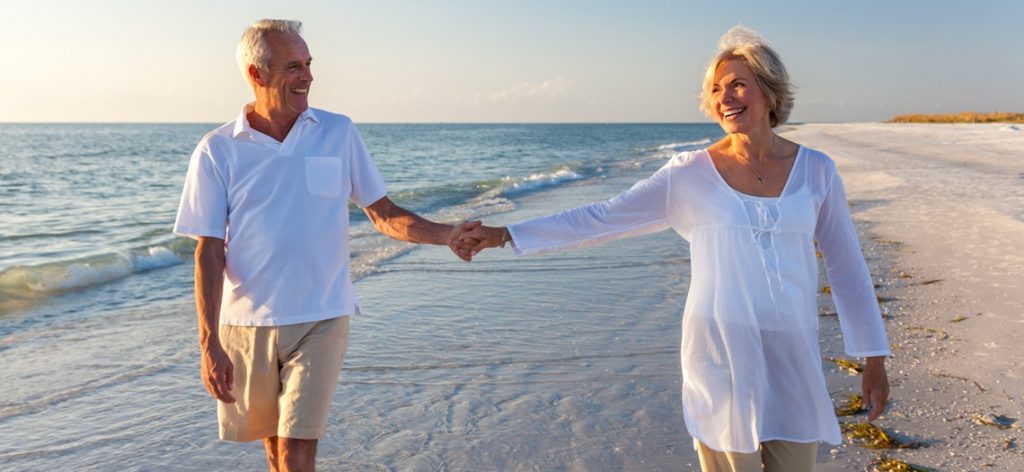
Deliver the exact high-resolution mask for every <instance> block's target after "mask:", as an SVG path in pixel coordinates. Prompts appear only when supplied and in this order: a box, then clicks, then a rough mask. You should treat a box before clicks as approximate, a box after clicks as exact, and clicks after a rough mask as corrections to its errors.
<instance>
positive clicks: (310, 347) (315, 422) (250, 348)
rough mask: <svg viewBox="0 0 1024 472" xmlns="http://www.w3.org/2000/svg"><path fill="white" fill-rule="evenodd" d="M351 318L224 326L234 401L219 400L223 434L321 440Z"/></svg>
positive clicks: (234, 437)
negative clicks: (231, 367)
mask: <svg viewBox="0 0 1024 472" xmlns="http://www.w3.org/2000/svg"><path fill="white" fill-rule="evenodd" d="M348 323H349V317H348V316H342V317H338V318H331V319H328V320H322V321H313V322H310V323H302V324H296V325H286V326H229V325H221V326H220V342H221V345H222V346H223V347H224V350H225V351H227V354H228V357H229V358H230V359H231V364H232V365H233V366H234V375H235V378H234V383H233V384H232V386H231V394H232V395H234V397H235V403H224V402H221V401H218V402H217V419H218V420H219V423H220V438H221V439H224V440H227V441H239V442H246V441H254V440H257V439H261V438H266V437H271V436H279V437H285V438H293V439H319V438H320V437H322V436H323V434H324V430H325V429H326V426H327V412H328V410H329V409H330V407H331V397H332V396H333V395H334V387H335V386H336V385H337V384H338V375H339V374H340V373H341V364H342V362H343V361H344V359H345V351H346V350H347V349H348Z"/></svg>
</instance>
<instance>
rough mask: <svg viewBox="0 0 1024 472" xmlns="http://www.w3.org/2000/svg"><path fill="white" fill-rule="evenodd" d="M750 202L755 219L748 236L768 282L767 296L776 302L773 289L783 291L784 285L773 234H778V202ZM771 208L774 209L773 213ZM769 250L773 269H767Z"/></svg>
mask: <svg viewBox="0 0 1024 472" xmlns="http://www.w3.org/2000/svg"><path fill="white" fill-rule="evenodd" d="M752 203H753V205H754V210H755V211H756V212H757V221H756V222H754V221H751V222H750V226H751V232H750V237H751V240H752V241H753V243H754V245H755V246H757V249H758V251H757V254H758V255H759V256H760V257H761V266H762V267H764V277H765V280H766V281H767V282H768V296H769V297H771V299H772V303H777V302H776V300H775V290H778V291H779V293H783V292H784V291H785V287H784V286H783V284H782V272H781V270H780V268H779V251H778V250H776V249H775V236H776V235H777V234H779V215H780V211H779V204H778V203H777V202H767V203H765V202H764V201H762V200H754V201H753V202H752ZM771 210H775V211H774V213H772V211H771ZM750 216H753V215H750V214H749V213H748V217H750ZM762 241H767V245H765V244H764V243H762ZM769 250H770V251H771V258H772V262H774V269H775V270H774V271H770V270H769V269H768V259H767V256H766V255H765V252H766V251H769ZM776 306H777V305H776Z"/></svg>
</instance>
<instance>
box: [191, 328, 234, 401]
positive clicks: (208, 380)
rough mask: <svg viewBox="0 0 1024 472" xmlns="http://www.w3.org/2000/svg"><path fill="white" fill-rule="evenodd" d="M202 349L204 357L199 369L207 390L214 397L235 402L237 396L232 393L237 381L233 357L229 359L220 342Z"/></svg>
mask: <svg viewBox="0 0 1024 472" xmlns="http://www.w3.org/2000/svg"><path fill="white" fill-rule="evenodd" d="M211 344H212V343H211ZM202 351H203V353H202V358H203V359H202V361H201V362H200V367H199V369H200V375H201V376H202V377H203V385H206V390H207V391H208V392H210V396H212V397H213V398H216V399H218V400H220V401H222V402H224V403H234V402H235V397H234V396H233V395H231V385H232V383H233V382H234V381H235V372H234V371H235V366H233V365H231V359H228V355H227V353H226V352H224V349H223V348H221V347H220V344H216V345H215V346H214V345H210V346H207V347H206V348H203V349H202Z"/></svg>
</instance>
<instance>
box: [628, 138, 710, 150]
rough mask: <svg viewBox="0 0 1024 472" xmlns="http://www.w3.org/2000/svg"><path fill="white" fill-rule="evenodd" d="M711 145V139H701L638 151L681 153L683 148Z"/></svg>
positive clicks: (644, 148)
mask: <svg viewBox="0 0 1024 472" xmlns="http://www.w3.org/2000/svg"><path fill="white" fill-rule="evenodd" d="M706 144H711V138H704V139H699V140H696V141H683V142H681V143H668V144H661V145H658V146H651V147H643V148H639V149H637V151H640V152H656V151H681V150H682V148H686V147H693V146H704V145H706Z"/></svg>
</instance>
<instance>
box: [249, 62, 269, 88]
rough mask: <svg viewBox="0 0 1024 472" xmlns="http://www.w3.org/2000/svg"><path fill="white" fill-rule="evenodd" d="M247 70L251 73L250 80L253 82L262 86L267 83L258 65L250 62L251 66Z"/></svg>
mask: <svg viewBox="0 0 1024 472" xmlns="http://www.w3.org/2000/svg"><path fill="white" fill-rule="evenodd" d="M246 72H247V73H248V74H249V80H251V81H252V83H254V84H256V85H260V86H263V85H265V84H264V83H263V77H262V76H261V75H260V69H259V68H258V67H256V65H255V64H249V68H248V69H246Z"/></svg>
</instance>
